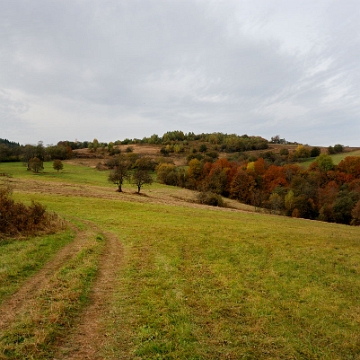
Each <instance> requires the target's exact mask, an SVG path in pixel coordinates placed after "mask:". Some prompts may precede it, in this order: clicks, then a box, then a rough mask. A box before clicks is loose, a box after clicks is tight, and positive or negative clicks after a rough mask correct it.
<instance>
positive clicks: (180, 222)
mask: <svg viewBox="0 0 360 360" xmlns="http://www.w3.org/2000/svg"><path fill="white" fill-rule="evenodd" d="M79 171H80V170H79ZM84 171H85V170H84ZM97 174H98V175H94V177H96V176H99V180H96V179H94V180H93V181H94V182H97V181H98V182H100V181H101V180H100V177H104V174H103V173H101V172H99V173H97ZM74 181H75V180H74ZM148 189H152V187H148ZM89 190H90V189H89ZM34 196H35V197H36V200H37V201H40V202H41V203H43V204H45V205H46V206H47V207H48V209H50V210H54V211H56V212H58V213H59V214H60V215H62V216H64V217H68V218H71V217H73V216H76V217H78V218H80V219H84V220H90V221H93V222H94V223H95V224H96V225H97V226H98V227H99V228H101V229H106V230H107V231H111V232H113V233H115V234H116V235H117V236H118V237H119V239H120V240H121V241H122V243H123V245H124V259H125V260H124V264H122V267H121V271H120V273H119V285H118V286H117V288H116V290H115V293H114V300H113V303H112V306H111V309H110V310H109V315H108V317H107V318H106V319H104V321H105V322H106V324H107V329H106V333H107V334H108V337H107V342H106V343H105V344H104V347H103V349H102V350H101V356H102V358H106V359H121V358H129V359H356V358H357V357H358V356H359V354H360V340H359V339H360V330H359V322H360V276H359V275H360V251H359V250H360V243H359V239H360V228H359V227H350V226H344V225H338V224H330V223H322V222H316V221H308V220H302V219H293V218H287V217H280V216H269V215H264V214H257V213H241V212H230V211H219V210H217V209H213V208H209V209H205V208H203V209H200V208H191V207H176V206H167V205H160V204H154V203H138V202H135V201H134V202H130V201H124V200H122V199H126V198H124V197H123V196H121V195H120V194H119V198H118V200H106V199H101V198H95V197H92V196H91V192H90V191H89V197H76V196H66V197H65V196H61V195H51V196H50V195H47V194H23V193H18V194H17V197H18V198H19V199H22V200H25V201H28V200H29V199H30V198H34Z"/></svg>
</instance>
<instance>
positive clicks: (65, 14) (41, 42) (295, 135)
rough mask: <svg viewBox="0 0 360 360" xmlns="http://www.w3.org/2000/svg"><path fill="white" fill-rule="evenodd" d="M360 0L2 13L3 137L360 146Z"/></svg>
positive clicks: (149, 0) (109, 5)
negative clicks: (206, 135) (258, 139)
mask: <svg viewBox="0 0 360 360" xmlns="http://www.w3.org/2000/svg"><path fill="white" fill-rule="evenodd" d="M359 13H360V3H357V2H354V1H350V0H349V1H330V0H319V1H317V2H316V4H314V3H313V1H311V2H310V1H303V0H302V1H300V0H288V1H286V2H284V1H280V0H278V1H271V2H269V1H265V0H255V1H251V2H250V1H245V0H243V1H238V0H236V1H235V0H234V1H232V0H227V1H223V2H218V1H209V0H207V1H195V0H191V1H186V0H182V1H165V0H146V1H143V0H141V1H140V0H133V1H117V0H104V1H101V2H100V1H95V0H93V1H91V0H88V1H84V0H77V1H74V0H73V1H70V0H65V1H49V0H37V1H36V2H29V1H25V0H23V1H21V0H12V1H11V2H3V3H2V4H0V70H1V71H0V124H1V128H0V137H2V138H8V139H9V140H13V141H20V142H21V143H36V142H37V141H38V140H43V141H44V142H45V143H56V142H57V141H59V140H65V139H67V140H75V139H79V140H92V139H93V138H94V137H96V138H98V139H99V140H100V141H115V140H117V139H124V138H126V137H132V138H133V137H137V138H142V137H143V136H150V135H151V134H153V133H156V134H159V135H161V134H163V133H164V132H166V131H170V130H176V129H179V130H183V131H184V132H188V131H193V132H195V133H197V132H214V131H220V132H226V133H237V134H239V135H241V134H245V133H246V134H249V135H261V136H264V137H265V138H270V137H271V136H273V135H276V134H280V135H281V137H285V138H286V139H288V140H292V141H299V142H306V143H309V144H313V145H332V144H335V143H341V144H344V145H353V146H356V145H357V146H360V142H359V138H358V134H359V133H360V122H359V119H358V116H359V114H360V105H359V100H358V99H359V95H360V94H359V88H360V81H359V80H360V79H359V77H360V71H359V67H360V65H359V62H358V58H359V50H360V47H359V36H360V25H359V21H358V19H359V15H360V14H359Z"/></svg>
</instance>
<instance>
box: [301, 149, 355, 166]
mask: <svg viewBox="0 0 360 360" xmlns="http://www.w3.org/2000/svg"><path fill="white" fill-rule="evenodd" d="M330 156H331V158H332V160H333V163H334V165H337V164H339V163H340V161H341V160H344V159H345V158H346V157H347V156H360V150H356V151H350V152H343V153H339V154H334V155H330ZM314 161H315V158H311V159H309V160H306V161H303V162H300V163H299V165H300V166H301V167H302V168H308V167H309V165H310V164H311V163H312V162H314Z"/></svg>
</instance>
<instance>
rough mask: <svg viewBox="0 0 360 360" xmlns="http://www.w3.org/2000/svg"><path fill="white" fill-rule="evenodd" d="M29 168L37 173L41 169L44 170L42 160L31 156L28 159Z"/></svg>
mask: <svg viewBox="0 0 360 360" xmlns="http://www.w3.org/2000/svg"><path fill="white" fill-rule="evenodd" d="M29 168H30V170H32V171H33V172H34V173H38V172H40V171H41V170H44V166H43V162H42V161H41V160H40V159H39V158H37V157H33V158H32V159H30V160H29Z"/></svg>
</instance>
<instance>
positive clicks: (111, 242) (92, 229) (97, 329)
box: [0, 222, 124, 359]
mask: <svg viewBox="0 0 360 360" xmlns="http://www.w3.org/2000/svg"><path fill="white" fill-rule="evenodd" d="M86 223H87V229H85V230H78V229H76V232H77V234H76V237H75V239H74V240H73V241H72V242H71V243H69V244H67V245H66V246H64V247H63V248H62V249H61V250H60V251H59V252H58V253H57V254H56V255H55V256H54V257H53V258H52V260H50V261H49V262H48V263H47V264H46V265H45V266H44V267H43V268H42V269H41V270H40V271H39V272H38V273H36V274H35V275H33V276H32V277H31V278H30V279H29V280H27V281H26V282H25V283H24V284H23V286H22V287H21V288H20V289H19V290H18V291H17V292H16V293H14V294H13V295H12V296H10V297H9V298H8V299H7V300H5V301H4V302H3V303H2V304H1V305H0V338H1V336H3V335H4V334H5V333H6V331H7V329H9V328H10V327H12V326H13V324H14V322H16V319H17V317H18V316H20V315H21V314H23V313H24V312H30V313H31V309H32V307H33V306H35V304H36V301H37V298H38V296H39V294H40V293H41V292H42V291H43V290H44V289H46V288H49V287H51V278H52V277H53V275H54V274H55V273H56V272H57V271H59V270H60V269H61V268H62V266H63V265H64V263H66V262H67V261H69V260H70V259H72V258H73V257H74V256H76V254H77V253H79V252H80V251H81V250H82V249H84V248H86V246H87V244H88V241H89V239H90V240H91V239H93V238H94V236H95V234H102V235H103V236H104V238H105V241H104V248H103V250H102V253H101V255H100V259H99V262H98V269H97V275H96V278H95V280H94V281H93V284H92V289H91V291H90V295H89V305H88V307H87V308H85V309H84V310H83V312H82V313H81V314H80V315H79V317H78V320H75V324H74V325H73V328H72V329H71V330H70V332H69V333H68V334H65V335H64V337H63V336H61V338H59V339H58V340H56V341H55V344H54V345H51V347H52V348H53V353H55V354H56V356H55V357H54V358H53V359H98V358H101V357H100V355H99V354H100V352H101V350H102V346H103V345H104V343H105V340H106V335H105V330H104V329H105V322H106V320H107V318H108V316H109V313H110V311H109V309H110V305H111V300H112V297H113V292H114V289H115V286H116V284H117V280H116V279H117V274H118V271H119V269H120V268H121V265H122V263H123V256H124V255H123V254H124V251H123V245H122V244H121V242H120V241H119V239H118V238H117V237H116V236H115V235H114V234H112V233H110V232H108V231H101V229H99V228H98V227H96V226H95V224H93V223H91V222H86ZM0 358H1V354H0Z"/></svg>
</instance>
